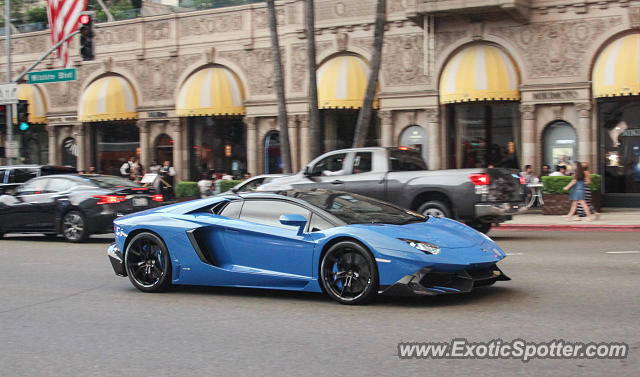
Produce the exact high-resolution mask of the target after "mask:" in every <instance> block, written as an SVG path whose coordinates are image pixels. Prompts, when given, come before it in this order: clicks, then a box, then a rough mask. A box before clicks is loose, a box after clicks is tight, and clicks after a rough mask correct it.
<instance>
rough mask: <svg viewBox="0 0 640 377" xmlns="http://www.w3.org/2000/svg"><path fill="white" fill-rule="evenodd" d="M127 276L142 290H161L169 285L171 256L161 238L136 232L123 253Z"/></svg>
mask: <svg viewBox="0 0 640 377" xmlns="http://www.w3.org/2000/svg"><path fill="white" fill-rule="evenodd" d="M124 266H125V269H126V271H127V276H129V280H130V281H131V284H133V286H134V287H136V288H138V289H139V290H141V291H142V292H149V293H152V292H162V291H165V290H167V289H168V288H169V286H171V258H169V251H168V250H167V246H166V245H165V244H164V242H163V241H162V239H161V238H160V237H158V236H156V235H155V234H153V233H150V232H143V233H139V234H136V236H135V237H133V239H132V240H131V242H129V244H128V245H127V249H126V251H125V254H124Z"/></svg>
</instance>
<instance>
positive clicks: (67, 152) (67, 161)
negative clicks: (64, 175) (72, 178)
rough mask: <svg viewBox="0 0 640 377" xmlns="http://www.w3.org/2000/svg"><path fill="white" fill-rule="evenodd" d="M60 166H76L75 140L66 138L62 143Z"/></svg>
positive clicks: (76, 146)
mask: <svg viewBox="0 0 640 377" xmlns="http://www.w3.org/2000/svg"><path fill="white" fill-rule="evenodd" d="M61 155H62V165H68V166H73V167H77V166H78V144H77V143H76V139H74V138H72V137H68V138H66V139H64V140H63V141H62V153H61Z"/></svg>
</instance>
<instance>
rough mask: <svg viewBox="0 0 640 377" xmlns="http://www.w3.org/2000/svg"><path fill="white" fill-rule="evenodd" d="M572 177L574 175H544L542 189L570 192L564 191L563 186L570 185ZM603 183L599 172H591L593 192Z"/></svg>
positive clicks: (554, 191)
mask: <svg viewBox="0 0 640 377" xmlns="http://www.w3.org/2000/svg"><path fill="white" fill-rule="evenodd" d="M572 179H573V177H570V176H558V177H552V176H547V177H542V184H543V185H544V187H543V189H542V190H543V191H544V192H545V193H547V194H568V193H569V191H564V190H562V188H563V187H564V186H566V185H568V184H569V182H571V180H572ZM601 183H602V177H601V176H600V175H599V174H591V185H589V188H590V189H591V192H595V191H600V184H601Z"/></svg>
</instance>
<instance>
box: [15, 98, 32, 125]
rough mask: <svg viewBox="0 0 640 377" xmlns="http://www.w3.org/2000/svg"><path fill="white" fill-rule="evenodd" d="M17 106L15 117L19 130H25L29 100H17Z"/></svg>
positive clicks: (27, 122)
mask: <svg viewBox="0 0 640 377" xmlns="http://www.w3.org/2000/svg"><path fill="white" fill-rule="evenodd" d="M17 107H18V111H17V114H16V118H17V119H18V125H19V127H20V131H26V130H28V129H29V102H28V101H26V100H23V99H21V100H18V105H17Z"/></svg>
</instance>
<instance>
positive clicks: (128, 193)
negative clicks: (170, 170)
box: [0, 174, 163, 242]
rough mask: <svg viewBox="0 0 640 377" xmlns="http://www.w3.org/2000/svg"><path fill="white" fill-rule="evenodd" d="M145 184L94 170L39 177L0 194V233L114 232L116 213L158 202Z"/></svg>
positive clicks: (81, 236)
mask: <svg viewBox="0 0 640 377" xmlns="http://www.w3.org/2000/svg"><path fill="white" fill-rule="evenodd" d="M162 200H163V199H162V195H154V194H153V191H151V189H150V188H148V187H142V186H141V185H139V184H137V183H134V182H131V181H129V180H127V179H124V178H120V177H115V176H110V175H99V174H83V175H75V174H74V175H71V174H65V175H56V176H45V177H38V178H34V179H31V180H29V181H28V182H26V183H24V184H22V185H21V186H18V187H17V188H16V190H15V192H14V193H13V194H12V195H2V196H0V237H2V235H3V234H4V233H10V232H11V233H44V234H47V235H51V236H55V235H58V234H62V235H63V236H64V237H65V238H66V239H67V240H68V241H71V242H82V241H85V240H86V239H87V237H89V235H91V234H97V233H109V232H112V231H113V220H114V219H115V218H116V217H117V216H118V215H124V214H128V213H133V212H137V211H141V210H145V209H148V208H153V207H156V206H158V205H161V204H162V203H161V202H162Z"/></svg>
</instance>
